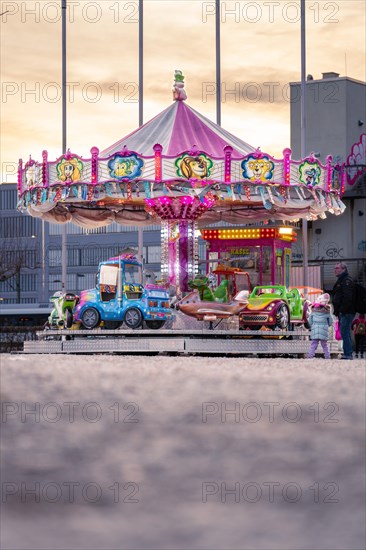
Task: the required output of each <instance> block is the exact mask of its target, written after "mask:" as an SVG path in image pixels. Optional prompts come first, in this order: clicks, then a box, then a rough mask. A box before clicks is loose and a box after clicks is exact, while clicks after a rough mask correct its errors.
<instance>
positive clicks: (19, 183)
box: [18, 159, 23, 195]
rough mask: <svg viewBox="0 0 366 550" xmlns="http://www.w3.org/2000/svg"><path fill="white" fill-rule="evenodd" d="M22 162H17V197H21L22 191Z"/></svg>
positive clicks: (20, 160)
mask: <svg viewBox="0 0 366 550" xmlns="http://www.w3.org/2000/svg"><path fill="white" fill-rule="evenodd" d="M22 168H23V161H22V159H19V162H18V195H21V194H22V192H23V190H22V175H23V170H22Z"/></svg>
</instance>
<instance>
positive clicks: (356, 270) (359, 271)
mask: <svg viewBox="0 0 366 550" xmlns="http://www.w3.org/2000/svg"><path fill="white" fill-rule="evenodd" d="M339 262H344V263H345V264H347V266H348V272H349V274H350V275H351V277H353V279H354V280H355V281H357V282H358V283H361V284H362V285H363V286H366V258H349V259H342V260H339V259H338V260H310V261H309V267H308V286H311V287H315V288H321V289H323V290H324V291H329V290H331V289H332V288H333V286H334V283H335V281H336V277H335V274H334V268H335V266H336V265H337V264H338V263H339ZM303 280H304V279H303V266H302V263H301V262H292V267H291V286H303V285H304V282H303Z"/></svg>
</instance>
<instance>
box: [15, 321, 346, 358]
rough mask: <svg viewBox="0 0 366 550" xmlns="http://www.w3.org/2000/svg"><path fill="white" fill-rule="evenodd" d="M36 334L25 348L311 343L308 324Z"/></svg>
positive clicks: (213, 351) (167, 350)
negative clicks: (283, 328) (278, 328)
mask: <svg viewBox="0 0 366 550" xmlns="http://www.w3.org/2000/svg"><path fill="white" fill-rule="evenodd" d="M37 338H38V339H37V340H35V341H26V342H24V350H23V353H33V354H96V353H100V354H124V355H126V354H131V353H133V354H140V355H151V354H154V355H158V354H164V355H201V354H202V355H225V356H245V355H248V356H266V355H269V356H272V355H273V356H281V355H286V356H297V357H304V356H305V355H306V354H307V352H308V350H309V347H310V344H309V331H307V330H287V331H276V330H274V331H273V330H266V331H252V330H248V331H242V330H228V329H226V330H218V329H213V330H210V329H207V328H204V329H201V330H187V329H180V330H179V329H168V330H164V329H161V330H123V329H122V330H121V329H119V330H105V329H96V330H77V331H75V330H52V331H43V332H38V333H37ZM329 345H330V351H331V355H332V357H335V356H337V355H338V354H339V353H341V349H340V348H339V342H338V341H337V340H330V341H329ZM318 351H319V355H320V356H321V355H322V354H323V352H322V351H321V350H320V347H319V350H318Z"/></svg>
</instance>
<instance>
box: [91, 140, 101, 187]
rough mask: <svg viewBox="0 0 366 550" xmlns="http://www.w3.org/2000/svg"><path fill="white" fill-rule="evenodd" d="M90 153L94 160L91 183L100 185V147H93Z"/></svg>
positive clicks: (92, 162)
mask: <svg viewBox="0 0 366 550" xmlns="http://www.w3.org/2000/svg"><path fill="white" fill-rule="evenodd" d="M90 153H91V156H92V160H91V181H92V183H98V155H99V149H98V147H92V148H91V149H90Z"/></svg>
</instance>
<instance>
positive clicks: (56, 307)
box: [45, 291, 79, 329]
mask: <svg viewBox="0 0 366 550" xmlns="http://www.w3.org/2000/svg"><path fill="white" fill-rule="evenodd" d="M51 301H52V302H53V309H52V311H51V313H50V316H49V317H48V321H47V323H46V326H45V329H63V328H71V326H72V324H73V321H74V316H73V310H74V307H75V306H76V304H77V303H78V302H79V296H77V294H74V293H72V292H66V293H64V294H63V293H62V292H60V291H58V292H55V294H54V295H53V296H52V297H51Z"/></svg>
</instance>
